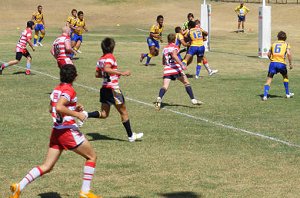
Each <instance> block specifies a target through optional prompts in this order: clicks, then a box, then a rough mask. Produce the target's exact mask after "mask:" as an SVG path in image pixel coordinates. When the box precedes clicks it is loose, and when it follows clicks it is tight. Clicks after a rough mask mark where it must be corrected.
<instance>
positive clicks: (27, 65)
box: [23, 50, 32, 75]
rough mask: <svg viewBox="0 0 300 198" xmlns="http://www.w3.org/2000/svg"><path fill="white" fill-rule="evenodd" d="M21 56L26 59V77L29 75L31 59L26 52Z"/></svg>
mask: <svg viewBox="0 0 300 198" xmlns="http://www.w3.org/2000/svg"><path fill="white" fill-rule="evenodd" d="M23 56H25V57H26V75H30V68H31V61H32V57H31V55H30V54H29V52H28V51H27V50H26V51H25V52H24V53H23Z"/></svg>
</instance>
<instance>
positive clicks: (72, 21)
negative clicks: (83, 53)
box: [66, 9, 78, 38]
mask: <svg viewBox="0 0 300 198" xmlns="http://www.w3.org/2000/svg"><path fill="white" fill-rule="evenodd" d="M77 20H78V18H77V10H76V9H73V10H72V11H71V16H68V18H67V23H66V26H68V27H69V28H70V29H71V32H70V36H71V38H72V36H73V32H74V30H75V29H76V28H75V24H76V22H77Z"/></svg>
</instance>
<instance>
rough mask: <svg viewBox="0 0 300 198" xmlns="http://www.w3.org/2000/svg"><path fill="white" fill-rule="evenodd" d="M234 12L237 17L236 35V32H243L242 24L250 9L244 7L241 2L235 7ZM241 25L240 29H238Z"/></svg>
mask: <svg viewBox="0 0 300 198" xmlns="http://www.w3.org/2000/svg"><path fill="white" fill-rule="evenodd" d="M234 11H235V12H236V14H237V16H238V29H237V31H236V32H237V33H238V32H245V27H244V23H245V21H246V15H247V14H248V12H250V9H249V8H247V7H246V6H244V2H243V1H241V2H240V5H239V6H237V7H236V8H235V9H234ZM241 24H242V29H240V27H241Z"/></svg>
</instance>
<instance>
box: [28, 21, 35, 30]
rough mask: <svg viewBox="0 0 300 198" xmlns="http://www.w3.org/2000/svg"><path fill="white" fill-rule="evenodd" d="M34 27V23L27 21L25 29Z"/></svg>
mask: <svg viewBox="0 0 300 198" xmlns="http://www.w3.org/2000/svg"><path fill="white" fill-rule="evenodd" d="M33 26H34V22H33V21H27V27H28V28H31V29H32V27H33Z"/></svg>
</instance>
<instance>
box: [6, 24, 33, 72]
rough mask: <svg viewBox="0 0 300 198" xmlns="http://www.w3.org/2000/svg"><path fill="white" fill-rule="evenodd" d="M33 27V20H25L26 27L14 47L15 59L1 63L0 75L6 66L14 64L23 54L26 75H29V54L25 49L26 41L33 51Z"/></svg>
mask: <svg viewBox="0 0 300 198" xmlns="http://www.w3.org/2000/svg"><path fill="white" fill-rule="evenodd" d="M33 28H34V23H33V21H28V22H27V27H26V29H25V30H24V31H23V32H22V34H21V37H20V40H19V41H18V44H17V47H16V59H15V60H12V61H9V62H8V63H3V64H2V65H1V67H0V75H2V72H3V70H4V69H5V68H6V67H9V66H12V65H16V64H18V63H19V62H20V60H21V59H22V56H24V57H25V58H26V59H27V64H26V75H30V67H31V60H32V58H31V55H30V53H29V52H28V50H27V49H26V46H27V43H28V44H29V46H30V47H31V49H32V51H35V49H34V47H33V44H32V42H31V37H32V29H33Z"/></svg>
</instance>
